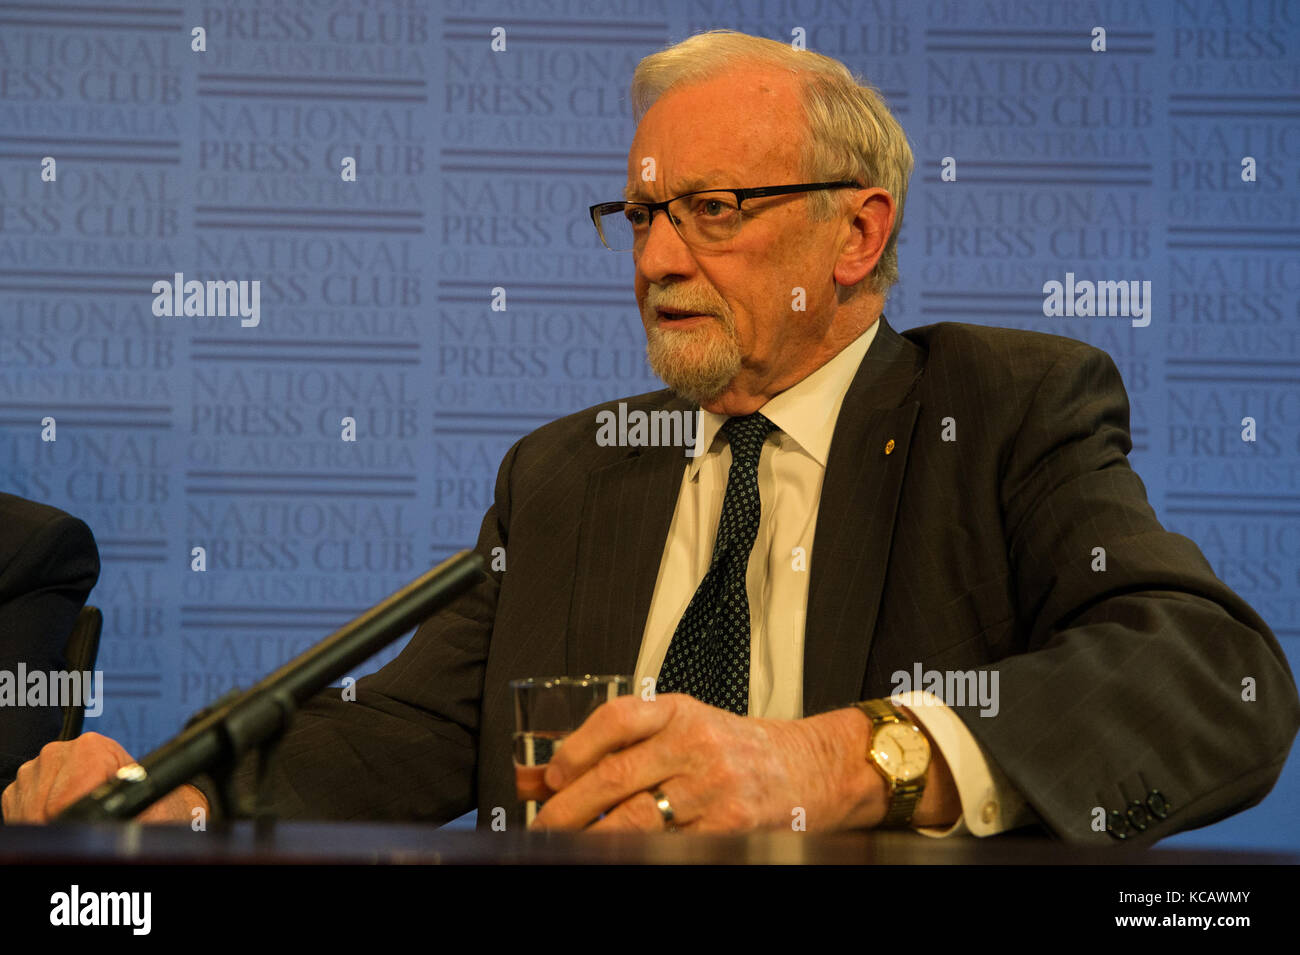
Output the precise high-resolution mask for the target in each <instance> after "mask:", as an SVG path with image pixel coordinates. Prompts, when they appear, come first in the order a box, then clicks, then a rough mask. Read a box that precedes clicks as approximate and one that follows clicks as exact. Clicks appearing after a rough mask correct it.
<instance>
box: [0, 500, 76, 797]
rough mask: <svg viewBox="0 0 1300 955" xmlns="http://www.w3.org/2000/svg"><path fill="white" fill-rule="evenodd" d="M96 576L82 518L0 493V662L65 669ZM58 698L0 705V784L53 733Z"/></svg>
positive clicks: (0, 666)
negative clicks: (66, 651)
mask: <svg viewBox="0 0 1300 955" xmlns="http://www.w3.org/2000/svg"><path fill="white" fill-rule="evenodd" d="M98 579H99V551H98V549H97V548H96V547H95V538H94V536H93V535H92V534H91V533H90V528H88V527H87V526H86V525H85V523H83V522H82V521H80V520H78V519H77V518H75V517H72V516H71V515H69V514H65V513H64V512H63V511H60V510H58V509H57V508H54V507H49V506H48V505H45V504H37V503H36V502H34V501H28V500H26V499H24V498H21V497H15V496H14V495H12V494H0V670H5V671H8V672H9V673H11V674H14V677H13V678H14V679H15V680H16V679H17V673H18V664H19V663H20V662H21V663H23V664H24V665H25V666H26V668H27V672H29V673H30V672H32V671H35V670H41V671H45V672H48V671H50V670H63V669H65V668H66V667H67V661H66V659H65V658H64V655H63V651H64V648H65V647H66V645H67V642H68V637H69V635H70V634H71V633H72V625H73V624H74V623H75V622H76V620H77V614H78V613H79V612H80V611H81V607H82V605H83V604H85V602H86V597H87V596H88V595H89V594H90V590H91V588H92V587H94V586H95V581H97V580H98ZM62 729H63V710H62V708H61V707H58V706H0V790H3V789H4V787H5V786H8V785H9V784H10V783H11V782H13V780H14V777H15V776H16V775H17V773H18V767H19V766H21V765H22V764H23V763H25V762H27V760H29V759H32V758H33V757H34V756H36V754H37V753H39V752H40V749H41V747H42V746H44V745H45V744H46V743H48V742H50V741H52V740H55V739H57V738H58V736H59V733H60V731H61V730H62Z"/></svg>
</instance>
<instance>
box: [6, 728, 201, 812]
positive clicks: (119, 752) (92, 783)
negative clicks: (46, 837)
mask: <svg viewBox="0 0 1300 955" xmlns="http://www.w3.org/2000/svg"><path fill="white" fill-rule="evenodd" d="M134 762H135V760H134V759H133V758H132V757H131V754H130V753H128V752H127V751H126V750H125V749H123V748H122V747H121V746H120V745H118V743H117V742H116V741H114V740H111V739H109V738H108V737H107V736H101V735H100V734H98V733H82V734H81V735H80V736H78V737H77V738H76V739H73V740H64V741H61V742H55V743H46V744H45V746H44V747H43V748H42V749H41V752H40V755H38V756H37V757H36V758H35V759H30V760H28V761H27V762H25V763H23V764H22V766H20V767H18V775H17V777H16V778H15V779H14V781H13V782H12V783H10V784H9V785H8V786H7V787H6V788H5V791H4V795H3V797H0V807H2V808H3V811H4V818H5V822H6V823H8V824H10V825H18V824H33V823H44V822H49V821H50V820H52V819H54V818H55V817H56V816H58V814H59V813H61V812H62V811H63V810H64V809H66V808H67V807H68V806H70V805H72V804H73V803H74V802H76V801H77V800H78V799H80V798H81V797H82V796H85V795H86V794H87V793H89V792H90V791H91V790H93V789H94V788H95V787H96V786H98V785H99V784H100V783H102V782H104V781H105V780H107V779H109V778H111V777H112V776H113V774H114V773H116V772H117V771H118V770H119V769H121V768H122V767H123V766H129V765H131V764H132V763H134ZM195 808H202V809H203V811H204V812H205V813H206V812H207V811H208V801H207V799H205V798H204V796H203V793H201V792H199V791H198V790H197V789H195V788H194V787H193V786H188V785H186V786H180V787H178V788H176V789H174V790H172V791H171V792H170V793H168V794H167V795H166V796H165V797H163V798H162V799H160V800H159V801H158V802H156V803H154V804H153V805H152V806H150V807H149V808H148V809H146V810H145V811H144V812H142V813H140V815H138V816H136V820H137V821H139V822H185V823H188V822H189V821H190V820H191V818H192V817H193V809H195Z"/></svg>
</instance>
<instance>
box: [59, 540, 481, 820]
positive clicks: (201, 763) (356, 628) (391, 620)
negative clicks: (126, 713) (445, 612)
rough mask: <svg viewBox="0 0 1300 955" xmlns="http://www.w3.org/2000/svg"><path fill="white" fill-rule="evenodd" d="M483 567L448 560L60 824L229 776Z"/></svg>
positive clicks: (214, 713)
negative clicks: (202, 777)
mask: <svg viewBox="0 0 1300 955" xmlns="http://www.w3.org/2000/svg"><path fill="white" fill-rule="evenodd" d="M483 567H484V560H483V556H482V555H481V554H478V553H475V552H474V551H470V550H463V551H461V552H460V553H458V554H454V555H452V556H451V557H449V558H447V559H446V560H444V561H443V562H442V563H441V564H439V565H438V566H437V567H434V568H433V569H432V570H430V571H429V572H428V573H427V574H425V575H424V576H422V577H420V578H419V579H417V580H414V581H412V582H411V583H409V584H407V585H406V586H405V587H403V588H402V589H401V590H399V591H397V593H395V594H393V595H392V596H390V597H388V598H387V599H386V600H384V601H383V602H382V603H380V604H378V605H376V606H374V607H371V608H370V609H369V610H367V611H366V612H365V613H363V614H362V615H361V616H360V617H357V618H356V619H355V620H353V621H352V622H350V623H348V624H345V625H344V626H342V627H340V628H339V629H338V630H335V631H334V632H333V633H332V634H330V635H329V636H328V637H326V638H325V639H324V640H322V641H321V642H320V643H318V644H316V646H314V647H312V648H311V649H310V650H308V651H307V652H305V653H303V654H301V655H299V656H297V657H295V658H294V659H292V660H290V661H289V662H288V663H286V664H284V665H283V666H282V667H280V668H279V669H278V670H276V671H275V672H274V673H272V674H271V675H270V676H268V677H266V678H265V679H263V680H262V681H261V682H260V683H258V684H257V685H256V686H253V687H252V688H251V689H249V690H247V691H246V692H243V693H240V692H238V691H235V692H233V693H231V694H228V695H227V697H226V698H223V699H222V700H219V701H218V702H217V703H216V704H215V705H214V706H212V707H210V708H209V709H208V710H206V711H204V712H203V713H200V714H199V715H198V716H197V717H195V719H194V720H192V721H191V723H190V725H189V726H187V727H186V729H185V730H184V731H183V732H181V734H180V735H179V736H177V737H175V738H174V739H172V740H171V741H169V742H167V743H164V744H163V745H162V746H160V747H159V748H158V749H156V750H154V751H153V752H152V753H150V754H149V755H148V756H146V757H145V758H144V759H142V760H140V761H139V762H137V763H132V764H131V765H130V766H124V767H122V768H121V769H119V770H118V771H117V773H116V775H115V776H114V777H113V778H112V779H110V780H109V781H108V782H105V783H103V784H101V785H100V786H99V787H98V788H96V789H95V790H94V791H93V792H92V793H90V795H88V796H86V797H84V798H82V799H81V800H79V801H78V802H76V803H73V804H72V805H71V806H69V807H68V808H67V809H65V810H64V811H63V813H61V814H60V815H59V817H58V821H59V822H99V821H103V820H109V819H133V818H134V817H135V816H136V815H138V814H139V813H141V812H143V811H144V810H145V809H147V808H148V807H149V806H151V805H153V804H154V803H155V802H157V801H158V800H159V799H161V798H162V797H163V796H166V795H167V794H168V793H169V792H171V791H172V790H173V789H175V788H176V787H177V786H180V785H181V784H183V783H186V782H188V781H189V780H191V779H193V778H194V777H195V776H196V775H198V774H199V773H203V772H208V771H210V770H218V769H222V768H224V769H225V770H226V771H227V772H228V771H229V769H230V768H232V767H233V766H234V764H235V762H237V761H238V760H239V758H240V757H241V756H242V755H243V754H244V753H246V752H248V751H249V750H251V749H253V748H255V747H256V746H257V745H258V744H259V743H262V742H263V741H264V740H266V739H267V738H268V737H275V736H277V735H278V734H279V733H280V732H281V731H283V730H284V729H286V728H287V727H288V725H289V721H290V720H291V719H292V717H293V714H294V711H295V710H296V709H297V708H298V705H299V704H301V703H302V702H303V701H305V700H307V699H308V698H309V697H311V696H312V695H313V694H314V693H316V692H318V691H319V690H321V689H323V688H324V687H327V686H329V685H330V684H331V683H333V682H334V681H335V680H337V679H339V678H340V677H342V676H344V675H345V674H346V673H347V672H348V671H349V670H350V669H352V668H353V667H355V666H357V665H358V664H361V663H363V662H364V661H365V660H367V659H368V658H370V657H371V656H373V655H374V654H376V653H378V652H379V651H380V650H382V649H383V648H384V647H386V646H388V644H390V643H392V642H393V641H394V640H396V639H397V638H398V637H400V636H401V635H402V634H404V633H406V632H407V631H408V630H410V629H411V628H412V627H414V626H416V625H418V624H419V623H420V622H421V621H423V620H424V619H425V618H426V617H428V616H430V615H431V614H433V613H434V612H435V611H437V610H439V609H441V608H442V607H445V606H446V605H447V604H449V603H451V602H452V601H453V600H455V599H456V598H457V597H459V596H460V595H461V594H463V593H464V592H465V591H467V590H469V589H470V588H472V587H473V586H474V585H475V584H477V583H478V582H479V581H480V580H482V578H483ZM226 808H227V809H229V808H230V807H226Z"/></svg>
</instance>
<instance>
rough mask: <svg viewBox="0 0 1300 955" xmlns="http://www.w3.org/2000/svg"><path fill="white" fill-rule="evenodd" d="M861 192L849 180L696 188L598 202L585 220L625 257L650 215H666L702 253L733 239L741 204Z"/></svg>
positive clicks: (637, 242) (641, 238) (645, 229)
mask: <svg viewBox="0 0 1300 955" xmlns="http://www.w3.org/2000/svg"><path fill="white" fill-rule="evenodd" d="M847 188H853V189H863V188H866V187H865V186H863V185H861V184H860V183H858V182H855V181H853V180H852V179H840V180H837V181H835V182H804V183H799V184H798V185H794V186H756V187H754V188H752V189H701V190H699V191H697V192H687V193H683V194H682V195H680V196H676V197H674V198H672V199H668V200H665V201H664V202H627V201H624V202H599V203H597V204H596V205H594V206H592V207H591V221H592V222H593V223H595V226H596V233H597V234H598V235H599V236H600V241H601V242H602V243H603V244H604V246H605V248H607V249H609V250H610V251H611V252H627V251H629V250H631V249H634V248H636V247H637V246H639V245H641V243H643V242H644V241H645V240H646V237H647V236H648V235H649V234H650V225H651V223H652V222H653V221H654V214H655V212H657V211H658V210H660V209H663V210H665V211H666V212H667V213H668V221H669V222H671V223H672V224H673V228H674V229H676V230H677V234H678V235H680V236H681V237H682V241H683V242H685V243H686V244H687V245H690V246H695V247H697V248H707V247H710V246H714V247H716V246H718V245H721V244H723V243H725V242H727V241H729V240H731V239H734V238H735V237H736V233H738V232H739V231H740V226H741V223H742V222H743V221H744V217H743V216H742V215H741V211H740V204H741V203H742V202H744V201H745V200H746V199H758V198H760V197H763V196H784V195H789V194H790V193H795V192H814V191H816V190H818V189H847Z"/></svg>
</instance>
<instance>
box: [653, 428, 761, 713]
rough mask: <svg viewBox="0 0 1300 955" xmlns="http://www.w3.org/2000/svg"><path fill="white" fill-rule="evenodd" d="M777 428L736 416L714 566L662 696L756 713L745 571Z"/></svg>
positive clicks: (691, 610) (678, 641) (680, 632)
mask: <svg viewBox="0 0 1300 955" xmlns="http://www.w3.org/2000/svg"><path fill="white" fill-rule="evenodd" d="M775 430H776V425H774V424H773V423H772V422H770V421H768V420H767V419H766V418H765V417H763V416H762V415H761V414H759V413H758V412H755V413H754V414H751V415H745V416H744V417H741V418H729V419H728V420H727V423H726V424H724V425H723V426H722V433H723V434H725V435H726V436H727V440H728V442H729V443H730V445H731V470H730V472H729V473H728V474H727V492H726V495H725V496H724V497H723V499H722V517H721V519H720V520H719V521H718V535H717V537H716V538H715V540H714V542H713V560H712V562H711V563H710V564H709V570H708V573H706V574H705V575H704V579H703V580H702V581H700V586H699V588H698V589H697V590H696V591H695V596H694V597H692V598H691V602H690V605H689V606H687V608H686V612H685V613H684V614H682V619H681V622H680V623H678V624H677V630H676V632H675V633H673V641H672V643H671V644H670V645H669V647H668V655H667V656H666V657H664V664H663V667H662V669H661V670H660V672H659V680H658V682H657V684H656V686H655V692H656V693H688V694H690V695H691V696H693V697H695V698H696V699H697V700H700V701H701V702H703V703H708V704H709V705H710V706H717V707H721V708H722V709H724V710H730V711H731V712H732V713H735V714H737V715H739V716H747V715H748V714H749V597H748V594H747V593H746V591H745V573H746V570H747V569H748V567H749V552H750V551H751V550H753V548H754V538H755V537H757V536H758V520H759V517H760V515H761V513H762V509H761V506H760V503H759V499H758V458H759V455H760V454H762V452H763V442H764V441H765V440H766V439H767V436H768V434H770V433H771V432H773V431H775Z"/></svg>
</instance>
